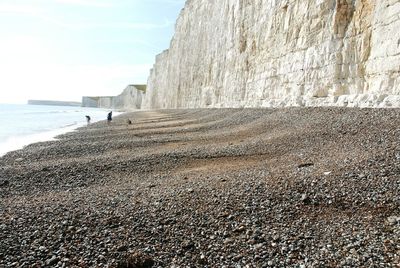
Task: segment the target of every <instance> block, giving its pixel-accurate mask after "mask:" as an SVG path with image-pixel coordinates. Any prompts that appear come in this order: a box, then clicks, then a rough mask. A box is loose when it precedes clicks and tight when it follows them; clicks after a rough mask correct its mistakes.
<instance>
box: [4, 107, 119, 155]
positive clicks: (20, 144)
mask: <svg viewBox="0 0 400 268" xmlns="http://www.w3.org/2000/svg"><path fill="white" fill-rule="evenodd" d="M114 113H115V117H117V116H119V115H121V114H123V113H125V112H124V111H116V112H114ZM99 121H103V119H97V120H95V119H92V122H91V124H93V123H96V122H99ZM86 126H88V124H87V123H86V122H81V123H78V122H75V123H74V124H71V125H67V126H64V127H61V128H56V129H52V130H48V131H43V132H39V133H33V134H29V135H23V136H12V137H9V138H8V139H7V140H6V141H4V142H1V143H0V157H2V156H4V155H5V154H7V153H9V152H12V151H16V150H21V149H23V148H24V147H26V146H28V145H31V144H34V143H38V142H46V141H54V140H57V139H58V138H57V137H58V136H60V135H63V134H66V133H68V132H74V131H76V130H77V129H79V128H82V127H86Z"/></svg>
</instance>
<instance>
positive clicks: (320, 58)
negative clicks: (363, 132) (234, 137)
mask: <svg viewBox="0 0 400 268" xmlns="http://www.w3.org/2000/svg"><path fill="white" fill-rule="evenodd" d="M399 73H400V0H188V1H187V2H186V4H185V8H184V9H183V10H182V12H181V14H180V16H179V18H178V20H177V22H176V32H175V35H174V37H173V39H172V41H171V46H170V48H169V49H168V50H166V51H164V52H163V53H162V54H160V55H158V56H157V58H156V62H155V64H154V67H153V69H152V71H151V74H150V77H149V79H148V88H147V94H146V96H145V99H144V101H143V105H142V107H144V108H180V107H190V108H195V107H279V106H291V105H293V106H321V105H338V106H360V107H366V106H369V107H400V76H399Z"/></svg>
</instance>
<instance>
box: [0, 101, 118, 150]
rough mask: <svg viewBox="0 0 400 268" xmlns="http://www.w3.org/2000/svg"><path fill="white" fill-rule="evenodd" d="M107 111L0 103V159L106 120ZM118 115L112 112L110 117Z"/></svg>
mask: <svg viewBox="0 0 400 268" xmlns="http://www.w3.org/2000/svg"><path fill="white" fill-rule="evenodd" d="M110 111H111V110H106V109H99V108H87V107H73V106H48V105H28V104H0V156H3V155H4V154H6V153H7V152H10V151H14V150H18V149H22V148H23V147H24V146H26V145H28V144H31V143H35V142H41V141H49V140H54V139H55V137H56V136H57V135H60V134H63V133H66V132H69V131H74V130H75V129H77V128H78V127H81V126H85V125H87V122H86V117H85V116H86V115H89V116H90V118H91V123H93V122H96V121H100V120H106V119H107V114H108V113H109V112H110ZM118 114H120V113H119V112H115V111H113V115H114V116H115V115H118Z"/></svg>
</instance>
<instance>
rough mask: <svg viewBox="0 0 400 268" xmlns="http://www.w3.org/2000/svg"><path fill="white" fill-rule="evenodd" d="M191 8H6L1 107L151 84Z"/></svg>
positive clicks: (1, 29) (23, 1) (137, 1)
mask: <svg viewBox="0 0 400 268" xmlns="http://www.w3.org/2000/svg"><path fill="white" fill-rule="evenodd" d="M184 3H185V0H0V93H1V94H0V103H26V101H27V100H28V99H44V100H65V101H81V98H82V96H98V95H100V96H113V95H118V94H120V93H121V92H122V90H123V89H124V88H125V87H126V86H127V85H128V84H146V82H147V77H148V75H149V71H150V69H151V67H152V66H153V64H154V61H155V56H156V55H157V54H159V53H161V52H162V51H163V50H165V49H167V48H168V47H169V43H170V41H171V38H172V36H173V33H174V27H175V21H176V18H177V17H178V14H179V12H180V10H181V9H182V8H183V6H184Z"/></svg>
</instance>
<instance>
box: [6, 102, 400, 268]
mask: <svg viewBox="0 0 400 268" xmlns="http://www.w3.org/2000/svg"><path fill="white" fill-rule="evenodd" d="M128 119H129V120H131V121H132V124H131V125H128V123H127V120H128ZM399 265H400V109H356V108H352V109H349V108H284V109H199V110H195V109H193V110H157V111H140V112H132V113H125V114H123V115H121V116H118V117H116V118H114V120H113V121H112V123H111V124H109V125H108V124H107V123H106V122H104V121H103V122H97V123H93V124H91V125H89V126H88V127H84V128H81V129H79V130H77V131H74V132H71V133H67V134H64V135H62V136H60V137H59V139H58V140H56V141H49V142H42V143H37V144H32V145H29V146H27V147H25V148H24V149H23V150H19V151H15V152H10V153H8V154H6V155H5V156H4V157H2V158H0V267H243V268H244V267H399Z"/></svg>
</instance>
